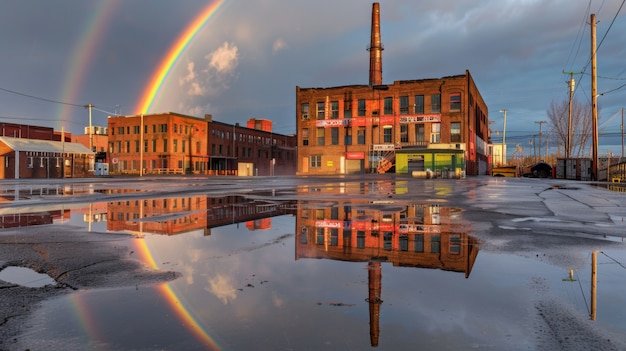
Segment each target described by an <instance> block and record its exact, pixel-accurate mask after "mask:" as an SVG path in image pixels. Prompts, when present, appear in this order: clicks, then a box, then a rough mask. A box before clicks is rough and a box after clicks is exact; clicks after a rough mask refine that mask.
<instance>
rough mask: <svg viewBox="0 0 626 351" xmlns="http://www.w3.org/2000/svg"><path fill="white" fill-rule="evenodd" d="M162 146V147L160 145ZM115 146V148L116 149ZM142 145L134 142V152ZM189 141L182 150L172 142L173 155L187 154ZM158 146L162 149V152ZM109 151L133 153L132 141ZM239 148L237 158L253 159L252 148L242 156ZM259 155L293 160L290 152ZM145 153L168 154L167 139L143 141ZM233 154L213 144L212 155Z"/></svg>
mask: <svg viewBox="0 0 626 351" xmlns="http://www.w3.org/2000/svg"><path fill="white" fill-rule="evenodd" d="M159 144H160V145H159ZM114 145H115V148H114ZM139 145H140V143H139V140H134V147H135V148H134V152H140V151H141V150H140V147H139ZM187 145H188V143H187V140H185V139H183V140H181V143H180V148H179V140H178V139H174V140H172V152H173V153H178V152H180V153H182V154H184V153H186V152H187ZM150 146H151V148H150ZM158 146H160V147H161V149H160V151H159V148H158ZM201 147H202V143H201V142H199V141H198V142H196V151H195V152H196V153H198V154H199V153H201ZM109 149H110V152H111V153H118V154H121V153H130V152H133V151H132V150H131V141H130V140H127V141H124V142H122V141H121V140H118V141H116V142H115V143H113V142H111V143H109ZM239 150H240V149H239V147H235V155H234V156H235V157H242V158H246V157H247V158H252V157H253V156H252V148H251V147H248V148H246V147H242V148H241V154H240V153H239ZM224 151H226V153H225V154H224V153H223V152H224ZM257 151H258V152H257V153H258V155H257V158H262V157H263V156H265V158H266V159H270V158H276V159H278V160H282V159H283V156H285V157H286V159H287V160H289V159H290V158H291V154H290V153H289V152H286V153H284V154H285V155H283V152H281V151H277V152H275V153H270V152H269V151H268V150H260V149H259V150H257ZM143 152H164V153H167V152H169V143H168V140H167V139H163V141H162V142H159V140H158V139H152V140H144V141H143ZM230 152H231V149H230V145H228V146H227V147H226V150H224V145H221V144H218V145H216V144H212V145H211V155H215V156H229V155H230Z"/></svg>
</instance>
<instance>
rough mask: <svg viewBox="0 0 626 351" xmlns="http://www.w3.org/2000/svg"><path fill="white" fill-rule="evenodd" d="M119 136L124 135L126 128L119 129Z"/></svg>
mask: <svg viewBox="0 0 626 351" xmlns="http://www.w3.org/2000/svg"><path fill="white" fill-rule="evenodd" d="M117 134H119V135H124V127H118V128H117Z"/></svg>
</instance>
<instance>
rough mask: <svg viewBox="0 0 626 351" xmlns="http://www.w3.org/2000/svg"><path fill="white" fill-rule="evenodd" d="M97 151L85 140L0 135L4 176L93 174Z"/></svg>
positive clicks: (0, 164) (0, 169) (0, 173)
mask: <svg viewBox="0 0 626 351" xmlns="http://www.w3.org/2000/svg"><path fill="white" fill-rule="evenodd" d="M94 156H95V155H94V153H93V152H92V151H90V150H89V148H87V147H85V146H84V145H82V144H78V143H70V142H62V141H52V140H38V139H25V138H13V137H7V136H3V137H0V179H21V178H73V177H86V176H90V175H93V165H94Z"/></svg>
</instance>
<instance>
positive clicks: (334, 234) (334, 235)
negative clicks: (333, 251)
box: [328, 228, 339, 246]
mask: <svg viewBox="0 0 626 351" xmlns="http://www.w3.org/2000/svg"><path fill="white" fill-rule="evenodd" d="M328 234H329V236H330V246H337V245H339V229H337V228H330V229H329V233H328Z"/></svg>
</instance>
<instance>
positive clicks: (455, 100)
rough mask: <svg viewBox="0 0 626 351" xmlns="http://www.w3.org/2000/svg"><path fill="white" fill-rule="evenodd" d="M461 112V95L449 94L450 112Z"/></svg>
mask: <svg viewBox="0 0 626 351" xmlns="http://www.w3.org/2000/svg"><path fill="white" fill-rule="evenodd" d="M459 111H461V93H454V94H450V112H459Z"/></svg>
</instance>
